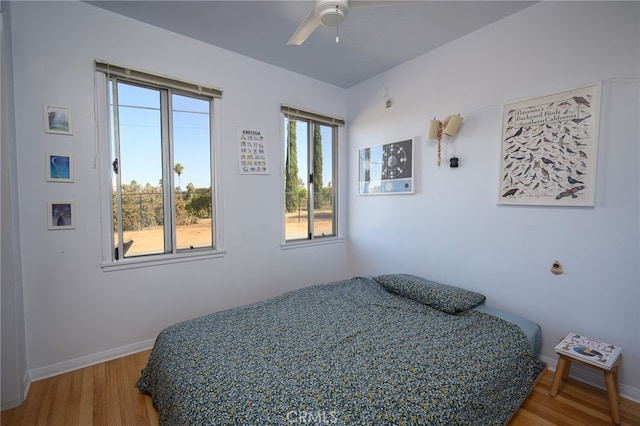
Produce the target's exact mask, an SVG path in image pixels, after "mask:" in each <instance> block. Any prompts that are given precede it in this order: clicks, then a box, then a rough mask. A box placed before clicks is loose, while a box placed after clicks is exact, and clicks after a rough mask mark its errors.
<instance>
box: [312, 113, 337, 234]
mask: <svg viewBox="0 0 640 426" xmlns="http://www.w3.org/2000/svg"><path fill="white" fill-rule="evenodd" d="M332 130H333V129H332V128H331V127H329V126H323V125H320V124H316V125H315V126H314V132H313V161H312V163H313V236H314V237H327V236H334V235H335V231H334V229H333V228H334V220H333V219H334V216H333V215H334V213H333V133H332Z"/></svg>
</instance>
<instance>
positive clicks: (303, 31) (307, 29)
mask: <svg viewBox="0 0 640 426" xmlns="http://www.w3.org/2000/svg"><path fill="white" fill-rule="evenodd" d="M319 26H320V19H318V17H317V16H316V11H315V9H311V12H309V14H308V15H307V17H306V18H304V21H302V24H300V26H299V27H298V29H297V30H296V32H295V33H293V35H292V36H291V38H290V39H289V41H288V42H287V46H291V45H294V46H300V45H301V44H302V43H304V41H305V40H306V39H307V38H308V37H309V36H310V35H311V33H313V32H314V31H315V30H316V28H318V27H319Z"/></svg>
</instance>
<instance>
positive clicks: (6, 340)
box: [0, 1, 28, 409]
mask: <svg viewBox="0 0 640 426" xmlns="http://www.w3.org/2000/svg"><path fill="white" fill-rule="evenodd" d="M10 10H11V8H10V4H9V3H8V2H4V1H3V2H2V3H0V11H1V12H2V14H1V16H0V20H1V21H2V23H1V24H0V25H1V26H2V27H1V28H0V33H1V34H2V37H0V38H1V40H0V84H1V88H0V92H1V93H2V96H0V116H1V117H2V118H1V119H0V138H1V140H2V149H1V150H0V160H1V161H0V176H1V178H0V180H1V181H2V191H1V196H0V204H1V208H0V215H1V218H2V219H1V220H0V223H2V227H0V234H1V238H0V247H1V249H0V265H1V267H0V276H1V277H2V278H1V280H2V293H1V299H2V309H1V311H2V356H1V359H2V374H0V376H1V377H2V385H1V392H2V395H1V399H0V401H1V402H2V409H5V408H12V407H15V406H17V405H19V404H20V403H21V402H22V400H23V398H24V394H25V391H26V387H27V382H28V378H26V373H27V366H26V364H27V362H26V355H25V338H24V311H23V306H24V303H23V296H22V274H21V268H20V234H19V232H18V224H19V219H18V218H19V216H18V214H17V210H18V208H17V204H16V203H14V202H13V200H15V199H17V187H16V186H15V185H11V183H12V182H15V177H16V175H17V171H16V164H15V163H16V149H15V143H13V142H14V141H15V127H14V121H15V120H14V119H15V117H14V111H13V99H14V96H13V70H12V66H11V64H12V61H11V18H10V16H11V11H10Z"/></svg>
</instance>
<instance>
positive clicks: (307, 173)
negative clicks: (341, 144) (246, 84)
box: [281, 106, 344, 242]
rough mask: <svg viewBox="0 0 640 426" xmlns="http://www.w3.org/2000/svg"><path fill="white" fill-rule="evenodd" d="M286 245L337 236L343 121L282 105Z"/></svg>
mask: <svg viewBox="0 0 640 426" xmlns="http://www.w3.org/2000/svg"><path fill="white" fill-rule="evenodd" d="M281 111H282V113H283V117H284V172H283V177H284V187H285V191H284V192H285V196H284V204H285V205H284V216H285V217H284V224H285V225H284V230H285V232H284V233H285V241H286V242H301V241H310V240H317V239H322V238H327V237H336V236H337V235H338V231H337V203H336V200H337V197H338V193H337V188H338V185H337V177H338V173H337V170H338V167H337V166H338V162H337V152H338V150H337V146H338V127H339V126H341V125H344V120H342V119H339V118H333V117H327V116H324V115H320V114H316V113H312V112H308V111H302V110H299V109H295V108H291V107H288V106H282V109H281Z"/></svg>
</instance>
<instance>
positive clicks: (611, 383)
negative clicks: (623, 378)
mask: <svg viewBox="0 0 640 426" xmlns="http://www.w3.org/2000/svg"><path fill="white" fill-rule="evenodd" d="M558 355H559V356H560V358H559V359H558V367H557V368H556V372H555V374H554V375H553V383H552V384H551V389H550V390H549V395H551V396H553V397H555V396H557V395H558V391H559V388H560V383H561V382H562V381H564V380H566V379H567V378H568V377H569V371H570V370H571V362H578V363H580V364H582V365H586V366H587V367H591V368H597V369H599V370H602V371H603V372H604V382H605V383H606V385H607V396H608V397H609V409H610V410H611V419H612V420H613V423H615V424H617V425H619V424H620V407H619V404H620V384H619V383H618V368H619V367H620V361H621V360H622V355H620V356H619V357H618V359H617V360H616V362H615V363H614V364H613V366H611V369H609V370H605V369H604V368H600V367H597V366H595V365H592V364H589V363H586V362H583V361H580V360H579V359H575V358H571V357H569V356H566V355H562V354H558Z"/></svg>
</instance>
